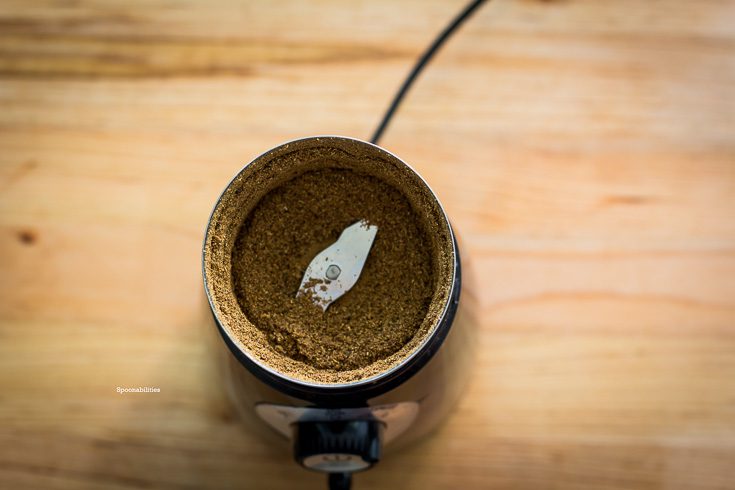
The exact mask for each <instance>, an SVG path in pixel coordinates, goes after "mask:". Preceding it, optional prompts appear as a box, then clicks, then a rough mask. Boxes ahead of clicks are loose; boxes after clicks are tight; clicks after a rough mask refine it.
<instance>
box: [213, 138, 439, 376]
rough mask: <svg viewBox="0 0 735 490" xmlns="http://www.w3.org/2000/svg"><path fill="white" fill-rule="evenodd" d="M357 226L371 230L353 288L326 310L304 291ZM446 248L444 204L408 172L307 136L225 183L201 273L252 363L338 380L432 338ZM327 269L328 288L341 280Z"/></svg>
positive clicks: (394, 162)
mask: <svg viewBox="0 0 735 490" xmlns="http://www.w3.org/2000/svg"><path fill="white" fill-rule="evenodd" d="M358 223H362V224H363V226H364V228H363V230H367V229H368V227H369V228H370V229H371V230H373V231H374V235H372V236H371V237H370V242H369V243H368V244H367V248H366V249H365V250H364V252H365V254H366V255H365V256H364V257H363V259H364V262H363V263H360V264H359V265H360V267H359V268H358V270H357V273H358V276H359V277H357V276H356V277H357V279H356V282H354V285H352V286H350V288H349V290H346V291H342V292H341V293H340V295H339V296H338V297H337V299H334V300H331V301H330V302H329V303H328V306H325V304H322V305H321V306H320V304H319V303H318V301H315V298H314V297H313V295H311V294H300V293H301V292H303V288H304V284H305V281H306V279H307V278H306V276H305V271H307V269H309V270H311V268H313V267H321V266H320V264H316V265H314V263H315V262H317V257H321V255H320V252H323V251H325V250H326V249H329V248H330V246H332V247H334V246H335V242H343V241H344V240H345V238H344V237H345V236H346V233H347V232H346V230H348V229H350V227H351V225H353V226H352V227H351V229H358V228H359V225H358ZM348 250H349V248H348ZM452 250H453V249H452V243H451V232H450V231H449V228H448V223H447V222H446V218H445V216H444V214H443V211H442V210H441V207H440V206H439V205H438V202H437V201H436V198H435V197H434V196H433V194H432V193H431V191H430V190H429V189H428V187H427V186H426V185H425V183H424V182H423V181H422V180H421V179H420V177H418V176H417V175H416V174H415V173H414V172H413V171H412V170H411V169H410V168H408V167H407V166H406V165H405V164H403V163H402V162H400V160H398V159H397V158H395V157H393V156H392V155H390V154H388V153H387V152H383V151H382V150H380V149H378V148H376V147H374V146H372V145H368V144H366V143H362V142H359V141H355V140H343V139H330V138H324V139H319V138H314V139H310V140H301V141H297V142H294V143H291V144H288V145H284V146H282V147H279V148H278V149H276V150H273V151H271V152H269V153H266V154H264V155H263V156H261V157H259V158H258V159H256V160H255V161H254V162H253V163H251V164H250V165H248V166H247V167H246V168H245V169H244V170H243V171H242V172H241V173H240V174H239V175H238V176H237V177H236V178H235V179H234V180H233V182H232V183H231V184H230V185H229V186H228V188H227V189H226V190H225V192H224V193H223V195H222V197H221V199H220V202H219V203H218V204H217V206H216V207H215V211H214V212H213V215H212V218H211V220H210V225H209V229H208V234H207V241H206V243H205V274H206V276H207V287H208V290H209V293H210V298H211V299H212V303H213V306H214V308H215V313H216V314H217V317H218V319H219V321H220V323H221V324H222V325H223V326H224V327H225V329H226V330H227V331H228V333H229V334H230V335H231V337H232V338H233V339H234V340H235V341H236V342H237V343H238V345H240V346H241V347H243V348H244V350H245V351H246V352H248V353H249V354H250V355H251V356H252V357H253V358H254V359H255V360H257V361H259V362H261V363H264V364H266V365H268V367H270V368H271V369H273V370H275V371H277V372H279V373H281V374H283V375H286V376H290V377H293V378H297V379H301V380H305V381H310V382H317V383H345V382H351V381H357V380H360V379H365V378H368V377H371V376H375V375H377V374H380V373H381V372H384V371H386V370H388V369H390V368H391V367H392V366H395V365H397V364H399V363H400V362H401V361H402V360H403V359H405V358H406V357H408V356H409V355H410V354H411V353H412V352H414V351H415V349H416V348H417V347H418V346H419V345H420V344H421V342H422V340H424V339H425V338H426V337H427V336H428V335H430V334H431V332H432V330H433V328H434V327H435V325H436V324H437V322H438V319H439V318H440V316H441V314H442V311H443V308H444V306H445V305H446V303H447V298H448V291H449V288H450V286H451V278H452V272H453V271H452V263H453V262H452V259H453V256H452V253H453V252H452ZM353 255H354V254H353ZM326 260H328V261H331V259H326ZM330 265H331V268H329V269H328V268H327V265H326V264H324V268H322V269H320V270H321V271H322V272H320V273H324V272H325V271H328V273H329V274H334V275H333V276H330V275H328V274H327V275H326V278H325V284H329V283H331V281H330V280H329V279H328V278H329V277H332V278H334V277H337V276H338V275H339V273H340V268H339V267H336V266H335V264H330ZM340 265H341V266H342V268H345V266H344V265H342V264H340ZM346 274H347V273H346V272H345V275H346ZM343 277H344V276H343ZM300 288H301V289H300ZM322 288H323V289H324V290H326V288H325V286H322ZM317 291H318V289H317Z"/></svg>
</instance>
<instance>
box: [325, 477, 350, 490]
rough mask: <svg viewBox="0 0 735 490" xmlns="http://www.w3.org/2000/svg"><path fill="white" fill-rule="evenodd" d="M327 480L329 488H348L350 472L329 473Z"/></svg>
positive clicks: (344, 489) (341, 489) (347, 489)
mask: <svg viewBox="0 0 735 490" xmlns="http://www.w3.org/2000/svg"><path fill="white" fill-rule="evenodd" d="M328 481H329V490H350V487H351V486H352V473H330V474H329V477H328Z"/></svg>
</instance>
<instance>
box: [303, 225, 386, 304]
mask: <svg viewBox="0 0 735 490" xmlns="http://www.w3.org/2000/svg"><path fill="white" fill-rule="evenodd" d="M377 232H378V227H377V226H375V225H371V224H368V222H367V221H365V220H361V221H358V222H356V223H353V224H351V225H350V226H348V227H347V228H345V229H344V230H343V231H342V233H341V234H340V236H339V238H338V239H337V241H336V242H334V243H333V244H332V245H330V246H329V247H327V248H325V249H324V250H322V251H321V252H319V253H318V254H317V255H316V257H314V258H313V259H312V261H311V263H309V266H308V267H307V268H306V272H305V273H304V278H303V279H302V280H301V286H299V291H298V292H297V293H296V296H297V297H298V296H300V295H302V294H306V295H308V296H309V298H310V299H311V300H312V301H313V302H314V304H316V305H318V306H321V308H322V310H324V311H326V310H327V307H328V306H329V305H330V304H332V303H333V302H334V301H336V300H338V299H339V298H341V297H342V295H344V294H345V293H346V292H347V291H349V290H350V289H352V287H353V286H354V285H355V283H357V279H358V278H359V277H360V274H361V273H362V268H363V266H364V265H365V261H366V260H367V257H368V254H369V253H370V248H371V247H372V246H373V240H374V239H375V234H376V233H377Z"/></svg>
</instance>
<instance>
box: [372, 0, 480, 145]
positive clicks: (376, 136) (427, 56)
mask: <svg viewBox="0 0 735 490" xmlns="http://www.w3.org/2000/svg"><path fill="white" fill-rule="evenodd" d="M484 2H485V0H474V1H472V2H470V3H469V4H468V5H467V6H466V7H465V8H464V9H462V11H461V12H460V13H459V14H458V15H457V17H455V18H454V20H452V22H450V23H449V25H448V26H447V27H445V28H444V30H443V31H442V32H441V33H440V34H439V35H438V36H437V37H436V39H434V42H432V43H431V45H430V46H429V48H428V49H427V50H426V51H425V52H424V54H422V55H421V57H420V58H419V60H418V61H417V62H416V64H415V65H414V67H413V69H412V70H411V71H410V72H409V74H408V77H406V80H404V82H403V85H401V88H400V89H398V93H397V94H396V96H395V97H394V98H393V102H391V104H390V107H388V110H387V111H386V113H385V115H384V116H383V119H382V121H380V124H379V125H378V128H377V129H376V130H375V133H373V137H372V138H371V139H370V142H371V143H374V144H376V145H377V144H378V141H380V137H381V136H382V135H383V132H384V131H385V128H386V127H387V126H388V123H390V120H391V118H392V117H393V114H394V113H395V112H396V109H398V106H399V105H400V104H401V101H402V100H403V98H404V97H405V96H406V93H407V92H408V89H409V88H411V85H412V84H413V82H414V80H416V78H417V77H418V76H419V74H420V73H421V71H422V70H423V69H424V67H425V66H426V65H427V64H428V63H429V61H431V58H432V57H433V56H434V55H435V54H436V52H437V51H439V48H441V47H442V45H443V44H444V42H445V41H446V40H447V39H448V38H449V36H451V35H452V34H453V33H454V31H456V30H457V28H458V27H459V26H460V25H462V23H463V22H464V21H465V20H467V19H468V18H469V17H470V16H471V15H472V14H473V13H474V12H475V10H477V9H478V8H479V7H480V6H481V5H482V4H483V3H484Z"/></svg>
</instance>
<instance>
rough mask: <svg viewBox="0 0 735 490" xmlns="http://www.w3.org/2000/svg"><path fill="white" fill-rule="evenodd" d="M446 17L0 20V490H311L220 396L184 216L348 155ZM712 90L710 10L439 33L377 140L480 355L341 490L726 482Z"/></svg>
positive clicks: (573, 13)
mask: <svg viewBox="0 0 735 490" xmlns="http://www.w3.org/2000/svg"><path fill="white" fill-rule="evenodd" d="M462 4H463V2H462V1H433V0H432V1H430V2H423V1H421V2H420V1H418V0H413V1H410V2H400V3H397V2H385V1H381V0H374V1H371V2H354V3H344V2H337V1H315V2H310V3H304V2H291V1H289V2H286V1H278V2H233V1H226V0H213V1H208V2H193V1H178V2H171V1H169V0H153V1H148V2H123V1H119V0H111V1H102V0H75V1H55V0H54V1H52V0H39V1H37V2H26V1H22V0H6V1H4V2H2V3H0V271H1V272H0V487H2V488H13V489H22V488H44V489H54V488H95V489H96V488H105V489H118V488H119V489H127V488H176V489H184V488H192V489H193V488H197V489H198V488H258V489H263V488H266V489H267V488H273V489H275V488H294V487H295V486H296V485H298V487H299V488H315V489H316V488H325V485H324V481H323V479H322V477H321V476H319V475H317V474H313V473H309V472H306V471H303V470H301V469H299V468H297V467H296V466H295V465H294V464H293V463H292V462H291V461H290V459H289V457H288V454H287V451H286V450H285V449H284V448H281V447H277V446H274V445H272V444H270V443H269V442H268V441H263V440H261V439H259V438H258V437H256V436H255V435H252V434H249V433H248V432H247V431H245V430H244V429H242V428H241V427H240V425H239V424H238V421H237V420H236V419H235V418H234V414H233V412H232V409H231V408H230V407H229V405H228V404H227V402H226V399H225V397H224V394H223V392H222V387H221V386H220V384H219V381H218V377H217V375H216V370H215V366H214V358H213V356H212V355H211V352H210V351H209V349H208V348H207V341H206V339H207V335H208V332H207V331H206V327H205V325H206V323H205V322H204V318H205V317H206V313H207V312H206V309H205V307H204V303H203V299H202V285H201V278H200V245H201V240H202V234H203V230H204V226H205V223H206V219H207V216H208V214H209V211H210V209H211V206H212V205H213V202H214V200H215V199H216V197H217V195H218V193H219V192H220V191H221V189H222V188H223V187H224V185H225V184H226V182H227V181H228V179H229V178H230V177H231V176H232V175H233V174H234V173H235V172H236V171H237V170H238V169H239V168H240V166H241V165H242V164H244V163H246V162H247V161H249V160H250V159H251V158H253V157H254V156H255V155H257V154H259V153H260V152H262V151H264V150H265V149H268V148H270V147H272V146H274V145H276V144H278V143H281V142H283V141H285V140H289V139H293V138H296V137H300V136H306V135H314V134H344V135H348V136H355V137H362V138H367V137H368V136H369V134H370V133H371V131H372V129H373V127H374V126H375V124H376V123H377V122H378V120H379V118H380V116H381V113H382V111H383V110H384V108H385V107H386V105H387V104H388V102H389V100H390V98H391V96H392V94H393V93H394V91H395V89H396V88H397V86H398V84H399V83H400V81H401V79H402V77H403V76H404V75H405V74H406V72H407V70H408V68H409V67H410V65H411V64H412V62H413V61H414V59H415V57H416V56H417V54H418V53H419V52H420V51H421V50H422V49H423V47H424V46H425V45H426V44H427V43H428V42H429V41H430V40H431V38H432V37H433V36H434V34H435V33H436V32H437V31H438V30H439V29H440V28H441V27H442V26H443V25H444V24H445V23H446V22H447V20H448V19H449V18H450V17H451V16H452V15H454V13H455V12H456V11H458V10H459V9H460V8H461V6H462ZM733 87H735V3H734V2H732V1H726V0H707V1H699V2H694V1H684V0H671V1H668V2H639V1H634V0H625V1H617V2H613V1H597V2H585V1H582V0H567V1H552V2H549V1H530V0H524V1H522V0H517V1H510V0H507V1H497V2H494V3H490V4H488V5H487V6H486V7H484V8H483V9H482V10H481V11H480V12H479V13H478V14H477V15H476V16H475V17H473V19H472V20H471V21H470V22H469V23H468V24H467V25H466V26H465V27H464V28H463V29H462V31H461V32H460V33H459V35H458V36H457V37H456V38H454V39H452V41H451V42H450V44H448V45H447V46H446V47H445V49H443V50H442V51H441V53H440V55H439V57H438V58H437V59H436V60H435V61H434V62H433V63H432V65H431V67H430V68H429V70H428V71H427V72H426V73H425V74H424V76H423V77H422V78H421V79H420V81H419V83H418V84H417V86H416V87H415V89H414V90H413V91H412V92H411V94H410V95H409V97H408V98H407V100H406V101H405V105H404V106H403V107H402V108H401V110H400V112H399V113H398V115H397V116H396V119H395V120H394V122H393V124H392V125H391V126H390V128H389V129H388V132H387V134H386V136H385V139H384V141H383V144H384V146H386V147H387V148H388V149H390V150H391V151H393V152H395V153H396V154H398V155H399V156H401V157H402V158H404V159H405V160H406V161H408V162H410V163H411V164H412V165H413V166H414V167H415V168H416V169H417V170H418V171H419V172H420V173H421V174H422V175H423V176H424V177H425V178H426V179H427V180H428V182H429V183H430V184H431V185H432V187H433V188H434V190H435V191H436V192H437V193H438V195H439V196H440V198H441V199H442V201H443V203H444V204H445V206H446V208H447V211H448V213H449V215H450V217H451V218H452V220H453V221H454V223H455V225H456V227H457V228H458V230H459V232H460V234H461V237H462V239H463V241H464V244H465V246H466V247H467V249H468V254H467V256H468V258H469V259H470V260H471V261H472V263H473V266H474V269H475V271H476V275H477V276H478V278H479V279H478V287H477V288H476V290H475V291H474V292H473V294H475V295H476V296H477V297H478V298H479V301H480V305H481V308H482V315H481V317H482V325H481V332H480V356H479V358H478V361H477V369H476V373H475V374H474V377H473V379H472V382H471V385H470V389H469V390H468V392H467V394H466V396H465V397H464V398H463V400H462V402H461V404H460V406H459V407H458V409H457V412H456V414H455V416H454V417H452V418H451V419H450V420H449V421H448V422H447V423H446V424H445V425H444V426H443V427H442V428H441V429H440V430H439V431H438V432H437V433H436V434H435V435H434V436H433V437H431V438H430V439H428V440H426V441H424V442H422V443H420V444H418V445H416V446H414V447H412V448H410V449H409V450H407V451H405V452H403V453H400V454H394V455H391V456H390V457H388V458H386V459H385V460H384V461H383V462H381V463H380V465H379V466H378V467H376V468H375V469H374V470H372V471H370V472H367V473H364V474H360V475H359V476H358V477H357V478H356V488H365V489H367V488H391V487H396V488H416V489H418V488H446V489H449V488H498V489H500V488H507V489H511V488H513V489H518V488H524V489H525V488H527V489H539V488H549V489H551V488H565V489H567V488H568V489H574V488H580V489H582V488H584V489H613V488H615V489H732V488H735V483H733V482H734V481H735V137H734V135H735V96H733V93H734V91H733ZM137 385H147V386H159V387H161V389H162V391H161V393H159V394H155V395H152V394H151V395H139V396H132V395H118V394H117V393H115V388H116V387H117V386H137Z"/></svg>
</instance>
